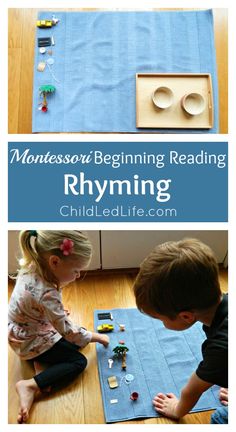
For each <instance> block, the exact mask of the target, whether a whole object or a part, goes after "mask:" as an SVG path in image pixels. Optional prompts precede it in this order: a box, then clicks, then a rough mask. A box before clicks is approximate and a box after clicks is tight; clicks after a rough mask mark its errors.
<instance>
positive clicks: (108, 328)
mask: <svg viewBox="0 0 236 432" xmlns="http://www.w3.org/2000/svg"><path fill="white" fill-rule="evenodd" d="M112 330H114V326H113V325H112V324H101V325H99V326H97V331H98V333H106V332H111V331H112Z"/></svg>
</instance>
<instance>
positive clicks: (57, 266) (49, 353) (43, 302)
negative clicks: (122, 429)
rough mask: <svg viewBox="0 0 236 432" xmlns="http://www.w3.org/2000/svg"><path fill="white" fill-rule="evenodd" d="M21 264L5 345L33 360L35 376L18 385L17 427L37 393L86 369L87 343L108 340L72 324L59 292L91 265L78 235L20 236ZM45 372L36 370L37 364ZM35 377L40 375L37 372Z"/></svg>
mask: <svg viewBox="0 0 236 432" xmlns="http://www.w3.org/2000/svg"><path fill="white" fill-rule="evenodd" d="M20 247H21V252H22V257H23V258H22V260H20V264H21V269H20V271H19V273H18V277H17V282H16V285H15V288H14V291H13V293H12V296H11V299H10V304H9V344H10V346H11V348H12V349H13V350H14V351H15V352H16V353H17V354H18V355H19V357H20V358H21V359H23V360H30V359H33V360H34V366H35V372H36V374H35V376H34V377H33V378H31V379H27V380H21V381H18V382H17V383H16V391H17V393H18V396H19V401H20V409H19V415H18V419H17V421H18V423H23V422H26V421H27V420H28V418H29V411H30V408H31V406H32V403H33V401H34V397H35V395H36V393H37V392H38V391H39V390H41V391H43V390H44V391H45V390H46V391H50V390H51V388H53V387H55V386H56V384H58V383H60V384H61V383H67V382H68V381H70V380H72V379H73V378H75V377H77V376H78V375H79V374H80V373H81V372H82V371H83V370H84V369H85V367H86V365H87V360H86V358H85V357H84V355H83V354H81V353H80V352H79V348H83V347H84V346H86V345H87V344H88V343H90V342H99V343H101V344H103V345H104V346H105V347H106V346H107V345H108V344H109V338H108V336H107V335H101V334H98V333H93V332H90V331H87V330H86V329H85V328H83V327H80V326H78V325H74V324H73V323H72V322H71V321H70V320H69V319H68V315H67V313H66V312H65V310H64V307H63V304H62V300H61V289H62V288H63V287H64V286H65V285H67V284H68V283H70V282H74V281H75V280H76V279H78V278H79V277H80V271H81V270H82V269H84V268H86V267H87V266H88V265H89V262H90V259H91V252H92V248H91V244H90V242H89V240H88V239H87V237H86V236H85V235H84V234H82V233H81V232H80V231H21V233H20ZM41 362H42V363H47V365H48V367H47V369H45V370H44V371H42V368H41V371H40V363H41ZM37 372H39V373H37Z"/></svg>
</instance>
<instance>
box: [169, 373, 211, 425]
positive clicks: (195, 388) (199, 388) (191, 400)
mask: <svg viewBox="0 0 236 432" xmlns="http://www.w3.org/2000/svg"><path fill="white" fill-rule="evenodd" d="M210 387H212V384H211V383H208V382H206V381H203V380H202V379H200V378H199V377H198V376H197V374H196V373H195V372H194V373H193V374H192V376H191V377H190V379H189V381H188V382H187V384H186V386H185V387H184V388H183V389H182V391H181V395H180V399H179V402H178V404H177V406H176V416H177V417H178V418H179V417H183V416H184V415H185V414H187V413H188V412H189V411H191V409H192V408H193V407H194V405H195V404H196V403H197V401H198V399H199V398H200V396H201V395H202V393H204V392H205V391H206V390H208V389H209V388H210Z"/></svg>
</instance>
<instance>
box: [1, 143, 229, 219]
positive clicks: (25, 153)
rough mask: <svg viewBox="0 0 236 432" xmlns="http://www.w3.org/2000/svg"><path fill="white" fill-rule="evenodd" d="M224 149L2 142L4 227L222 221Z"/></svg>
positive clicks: (224, 209)
mask: <svg viewBox="0 0 236 432" xmlns="http://www.w3.org/2000/svg"><path fill="white" fill-rule="evenodd" d="M227 152H228V144H227V143H226V142H184V143H181V142H178V143H176V142H175V143H172V142H168V143H166V142H152V143H150V142H148V143H147V142H115V143H114V142H101V143H98V142H96V143H95V142H80V143H76V142H73V143H72V142H60V143H59V142H34V143H18V142H10V143H9V147H8V162H9V167H8V168H9V185H8V186H9V187H8V191H9V207H8V210H9V212H8V220H9V222H73V221H74V222H227V221H228V162H227V158H228V156H227Z"/></svg>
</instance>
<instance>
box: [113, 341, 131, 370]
mask: <svg viewBox="0 0 236 432" xmlns="http://www.w3.org/2000/svg"><path fill="white" fill-rule="evenodd" d="M122 342H123V341H122ZM127 351H129V348H128V347H127V346H125V345H124V342H123V343H122V344H119V345H117V346H116V347H115V348H113V352H114V353H115V354H114V357H115V358H116V357H121V358H122V364H121V367H122V369H123V370H126V353H127Z"/></svg>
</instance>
